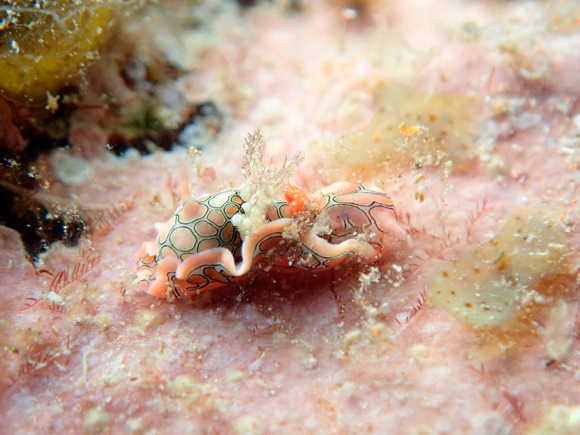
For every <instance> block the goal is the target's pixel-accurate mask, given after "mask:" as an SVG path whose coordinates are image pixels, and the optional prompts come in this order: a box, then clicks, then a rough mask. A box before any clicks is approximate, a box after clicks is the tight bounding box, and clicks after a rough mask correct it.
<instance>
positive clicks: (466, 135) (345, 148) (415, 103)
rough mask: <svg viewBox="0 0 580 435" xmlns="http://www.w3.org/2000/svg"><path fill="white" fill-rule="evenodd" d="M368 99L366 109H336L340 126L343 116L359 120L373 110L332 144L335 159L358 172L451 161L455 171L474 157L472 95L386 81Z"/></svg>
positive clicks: (474, 106) (475, 120) (475, 117)
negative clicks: (419, 89)
mask: <svg viewBox="0 0 580 435" xmlns="http://www.w3.org/2000/svg"><path fill="white" fill-rule="evenodd" d="M371 99H372V103H371V104H370V106H371V107H370V108H369V107H368V106H366V105H359V106H357V105H352V104H349V110H348V111H347V113H348V116H347V115H345V114H344V113H343V112H344V110H343V109H344V108H343V107H339V108H338V113H339V114H341V115H340V116H339V119H338V121H337V122H338V123H339V124H341V125H345V121H341V120H342V119H343V118H344V119H363V118H364V117H365V115H364V114H363V113H358V112H360V111H368V110H372V111H373V114H372V117H371V118H370V120H369V121H368V122H367V123H362V124H361V123H358V128H356V129H351V130H350V131H347V132H345V134H344V135H343V136H342V137H341V140H340V141H339V142H338V143H337V144H335V145H334V147H333V149H332V153H333V157H334V159H335V160H336V161H337V162H338V163H340V164H346V165H349V166H350V167H352V168H353V169H355V170H357V169H358V170H359V171H367V170H373V169H374V170H376V171H379V170H381V169H384V167H389V168H391V169H392V168H393V167H397V168H399V169H402V168H405V167H409V166H411V165H414V166H415V167H421V166H444V167H445V168H447V167H449V166H452V167H453V169H455V170H457V171H459V172H461V171H464V170H465V169H466V168H468V167H469V163H470V162H471V161H472V160H473V159H474V158H475V157H476V155H477V150H476V149H475V145H474V140H473V138H474V135H475V129H476V126H477V125H478V123H479V120H480V116H479V115H478V107H479V104H478V101H477V99H476V97H474V96H470V95H441V94H428V93H420V92H417V90H416V89H414V88H411V87H410V86H408V85H404V84H402V83H397V82H389V83H381V84H378V85H377V86H375V88H374V89H373V90H372V92H371ZM347 103H348V102H345V103H344V104H347Z"/></svg>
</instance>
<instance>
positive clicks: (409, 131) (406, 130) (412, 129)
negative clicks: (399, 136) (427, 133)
mask: <svg viewBox="0 0 580 435" xmlns="http://www.w3.org/2000/svg"><path fill="white" fill-rule="evenodd" d="M399 130H400V132H401V133H403V134H404V135H406V136H415V135H417V134H419V128H418V127H416V126H414V125H411V126H409V127H407V126H406V125H405V123H404V122H403V123H402V124H401V125H399Z"/></svg>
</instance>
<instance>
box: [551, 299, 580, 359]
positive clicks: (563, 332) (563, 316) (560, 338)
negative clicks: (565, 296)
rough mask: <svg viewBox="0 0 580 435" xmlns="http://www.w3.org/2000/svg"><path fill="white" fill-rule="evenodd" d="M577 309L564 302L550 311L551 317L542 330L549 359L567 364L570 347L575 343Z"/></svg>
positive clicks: (559, 302) (560, 302)
mask: <svg viewBox="0 0 580 435" xmlns="http://www.w3.org/2000/svg"><path fill="white" fill-rule="evenodd" d="M577 313H578V309H577V307H575V306H574V307H572V306H571V305H569V304H567V303H566V302H564V301H563V300H560V301H558V303H557V304H555V305H554V307H552V309H551V310H550V317H549V318H548V321H547V322H546V326H545V327H544V328H543V330H542V335H543V336H544V338H545V340H546V341H545V344H544V345H545V347H546V354H547V356H548V358H549V359H554V360H556V361H558V362H561V363H562V362H566V360H567V359H568V356H569V352H570V346H572V343H573V342H574V338H575V329H576V323H575V320H576V314H577Z"/></svg>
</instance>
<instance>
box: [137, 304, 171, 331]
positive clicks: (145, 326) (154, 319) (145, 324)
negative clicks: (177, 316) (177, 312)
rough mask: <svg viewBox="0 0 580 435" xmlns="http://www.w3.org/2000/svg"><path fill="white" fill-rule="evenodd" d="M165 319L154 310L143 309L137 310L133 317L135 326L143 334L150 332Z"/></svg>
mask: <svg viewBox="0 0 580 435" xmlns="http://www.w3.org/2000/svg"><path fill="white" fill-rule="evenodd" d="M165 320H166V319H165V317H164V316H163V315H162V314H161V313H159V312H158V311H156V310H150V309H149V308H145V309H142V310H139V311H138V312H137V315H136V316H135V326H136V327H138V328H140V329H141V330H143V331H145V332H149V331H152V330H153V329H156V328H157V327H159V326H161V325H162V324H163V323H165Z"/></svg>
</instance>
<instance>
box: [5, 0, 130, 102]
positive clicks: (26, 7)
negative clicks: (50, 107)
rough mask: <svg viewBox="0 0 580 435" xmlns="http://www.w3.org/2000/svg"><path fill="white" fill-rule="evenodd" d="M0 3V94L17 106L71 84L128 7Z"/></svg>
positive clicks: (99, 0) (107, 2)
mask: <svg viewBox="0 0 580 435" xmlns="http://www.w3.org/2000/svg"><path fill="white" fill-rule="evenodd" d="M5 3H6V2H2V4H0V91H1V92H2V94H3V95H4V96H5V97H7V98H9V99H11V100H14V101H17V102H19V103H24V104H30V105H40V104H45V103H46V102H47V100H49V97H50V95H56V94H57V93H58V92H59V91H60V89H62V88H63V87H65V86H70V85H73V84H75V83H76V82H77V81H78V79H79V77H81V75H82V74H83V72H84V70H85V69H86V67H87V65H89V64H90V63H91V62H92V61H94V60H95V59H97V58H98V54H99V50H100V49H101V48H102V46H103V44H104V43H105V42H106V40H107V38H108V36H109V35H110V30H111V27H112V26H113V24H114V22H115V18H116V16H117V15H118V11H121V10H123V8H125V7H126V6H125V5H126V4H127V3H128V2H123V1H119V0H87V1H83V2H79V1H76V0H49V1H43V2H35V3H34V5H32V6H31V2H29V1H23V0H16V1H12V2H9V5H6V4H5ZM49 94H50V95H49ZM48 102H50V101H48Z"/></svg>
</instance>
